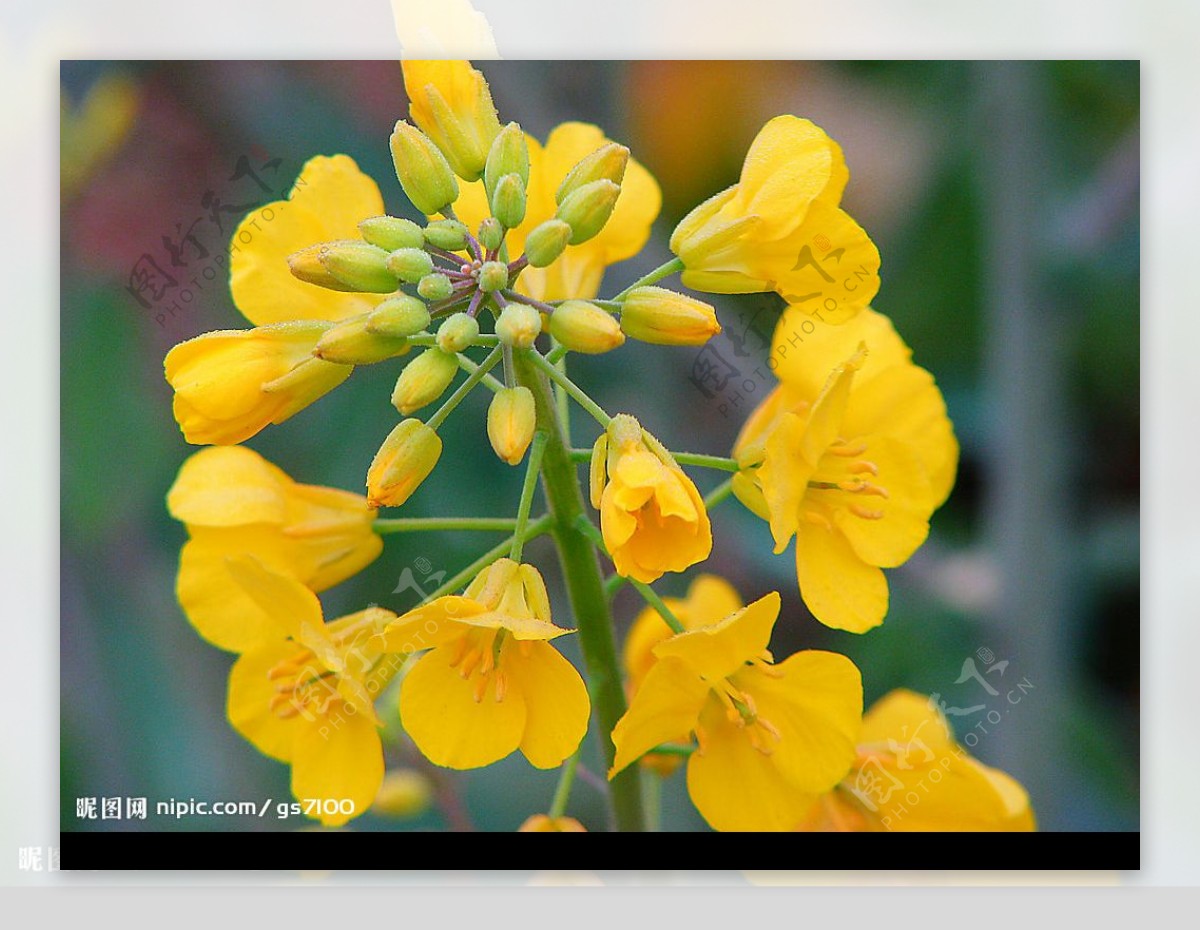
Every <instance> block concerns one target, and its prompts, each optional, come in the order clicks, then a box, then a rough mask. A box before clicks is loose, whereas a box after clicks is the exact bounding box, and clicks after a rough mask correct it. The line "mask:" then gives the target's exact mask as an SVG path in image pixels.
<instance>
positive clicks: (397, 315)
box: [367, 294, 429, 338]
mask: <svg viewBox="0 0 1200 930" xmlns="http://www.w3.org/2000/svg"><path fill="white" fill-rule="evenodd" d="M428 325H429V310H428V309H427V308H426V307H425V305H424V304H423V303H421V301H419V300H417V298H415V297H411V296H409V295H408V294H397V295H396V296H395V297H389V298H388V299H387V300H385V301H384V302H383V303H381V304H380V305H379V306H378V307H376V308H375V309H374V310H372V311H371V312H370V313H368V314H367V332H369V333H375V334H376V335H378V336H393V337H398V338H403V337H404V336H415V335H416V334H417V333H419V332H421V330H423V329H424V328H425V327H426V326H428Z"/></svg>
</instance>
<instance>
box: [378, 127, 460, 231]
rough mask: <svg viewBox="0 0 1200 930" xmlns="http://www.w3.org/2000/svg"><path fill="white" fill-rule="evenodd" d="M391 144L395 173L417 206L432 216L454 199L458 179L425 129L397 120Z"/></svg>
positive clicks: (456, 194) (455, 197)
mask: <svg viewBox="0 0 1200 930" xmlns="http://www.w3.org/2000/svg"><path fill="white" fill-rule="evenodd" d="M391 146H392V161H393V162H394V163H395V165H396V177H397V178H399V179H400V186H401V187H402V188H404V193H405V195H406V196H407V197H408V199H409V200H411V201H412V202H413V206H415V207H416V208H417V209H418V210H420V211H421V212H422V213H424V214H425V215H426V216H432V215H433V214H435V213H441V212H442V210H444V209H445V208H446V207H447V206H449V205H450V204H452V203H454V201H456V200H457V199H458V181H457V179H456V178H455V177H454V172H453V171H451V170H450V163H449V162H447V161H446V156H445V155H443V154H442V153H441V152H440V151H438V147H437V146H436V145H434V144H433V143H432V142H431V141H430V140H429V137H428V136H426V135H425V133H423V132H421V130H419V129H417V128H415V127H413V126H410V125H409V124H408V123H406V122H404V120H401V121H400V122H398V123H397V124H396V128H395V130H394V131H393V132H392V138H391Z"/></svg>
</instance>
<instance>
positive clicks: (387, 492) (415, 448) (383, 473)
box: [367, 419, 442, 508]
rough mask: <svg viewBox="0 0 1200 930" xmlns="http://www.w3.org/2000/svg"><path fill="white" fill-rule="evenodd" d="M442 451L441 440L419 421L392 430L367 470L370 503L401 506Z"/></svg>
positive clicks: (432, 466) (422, 479) (404, 423)
mask: <svg viewBox="0 0 1200 930" xmlns="http://www.w3.org/2000/svg"><path fill="white" fill-rule="evenodd" d="M441 454H442V440H441V439H440V438H438V434H437V433H435V432H434V431H433V430H432V429H430V428H429V427H428V426H426V425H425V424H424V423H422V422H421V421H420V420H416V419H409V420H403V421H401V423H400V424H399V425H398V426H397V427H396V428H395V429H393V430H392V431H391V432H390V433H389V434H388V437H387V439H385V440H384V441H383V445H382V446H380V447H379V451H378V452H376V453H375V458H374V459H373V460H372V461H371V467H370V468H369V469H368V470H367V503H368V504H369V505H370V506H371V507H375V508H378V507H399V506H400V505H401V504H403V503H404V502H405V501H406V500H408V499H409V498H410V497H411V496H412V494H413V492H414V491H415V490H416V489H417V488H418V487H419V486H420V484H421V482H422V481H424V480H425V479H426V478H428V477H429V474H430V472H432V471H433V468H434V466H435V465H437V461H438V458H440V457H441Z"/></svg>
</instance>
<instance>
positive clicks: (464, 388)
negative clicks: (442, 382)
mask: <svg viewBox="0 0 1200 930" xmlns="http://www.w3.org/2000/svg"><path fill="white" fill-rule="evenodd" d="M500 358H501V352H500V347H499V346H496V348H494V349H492V351H491V353H489V355H488V357H487V358H485V359H484V360H483V362H482V364H480V365H479V367H478V368H476V369H475V370H474V371H473V372H471V374H470V375H468V376H467V380H466V381H464V382H463V383H462V384H460V385H459V386H458V390H457V391H455V392H454V393H453V394H451V395H450V397H449V399H448V400H447V401H446V402H445V403H444V404H442V406H441V407H440V408H439V409H438V411H437V413H435V414H434V415H433V416H431V417H430V418H429V419H428V421H426V425H427V426H428V427H429V428H430V429H432V430H436V429H437V428H438V427H439V426H441V425H442V424H443V423H445V422H446V417H448V416H450V414H451V413H453V412H454V408H455V407H457V406H458V405H459V404H461V403H462V402H463V398H465V397H466V396H467V395H468V394H470V393H471V391H473V390H474V389H475V385H477V384H478V383H479V382H480V381H482V380H483V379H484V377H485V376H486V375H487V373H488V372H489V371H491V370H492V369H493V368H495V367H496V364H497V363H498V362H499V361H500Z"/></svg>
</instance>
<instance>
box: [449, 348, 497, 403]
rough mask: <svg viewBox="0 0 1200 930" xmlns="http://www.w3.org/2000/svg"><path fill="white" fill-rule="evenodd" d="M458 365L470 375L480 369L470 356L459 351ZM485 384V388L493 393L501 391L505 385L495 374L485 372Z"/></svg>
mask: <svg viewBox="0 0 1200 930" xmlns="http://www.w3.org/2000/svg"><path fill="white" fill-rule="evenodd" d="M458 367H459V368H461V369H462V370H463V371H465V372H466V373H467V374H469V375H473V374H475V372H477V371H479V366H478V365H476V364H475V363H474V362H473V361H471V360H470V359H469V358H467V357H466V356H465V355H463V354H462V353H461V352H459V353H458ZM483 386H484V387H485V388H487V389H488V390H489V391H491V392H492V393H493V394H496V393H499V392H500V391H503V390H504V385H503V384H502V383H501V382H500V381H499V380H497V378H496V376H495V375H489V374H485V375H484V376H483Z"/></svg>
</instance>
